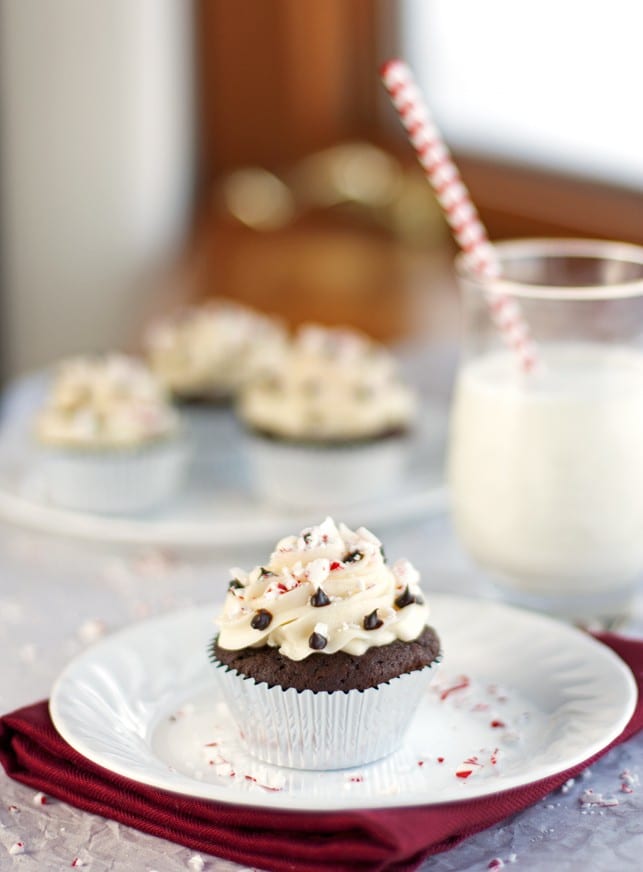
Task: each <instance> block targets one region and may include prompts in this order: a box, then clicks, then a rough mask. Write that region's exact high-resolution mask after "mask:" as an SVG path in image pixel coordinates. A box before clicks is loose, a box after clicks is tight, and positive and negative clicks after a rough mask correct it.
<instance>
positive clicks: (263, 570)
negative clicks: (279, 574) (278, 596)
mask: <svg viewBox="0 0 643 872" xmlns="http://www.w3.org/2000/svg"><path fill="white" fill-rule="evenodd" d="M274 574H275V573H274V572H271V571H270V570H269V569H266V567H265V566H262V567H261V570H260V572H259V578H265V577H266V576H267V575H274Z"/></svg>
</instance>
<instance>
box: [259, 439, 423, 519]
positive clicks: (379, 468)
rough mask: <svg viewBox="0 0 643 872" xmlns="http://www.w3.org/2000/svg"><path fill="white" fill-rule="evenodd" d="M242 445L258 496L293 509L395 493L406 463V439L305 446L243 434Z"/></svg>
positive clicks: (407, 452)
mask: <svg viewBox="0 0 643 872" xmlns="http://www.w3.org/2000/svg"><path fill="white" fill-rule="evenodd" d="M244 446H245V451H246V456H247V459H248V464H249V466H250V469H251V472H252V475H251V480H252V482H253V486H254V488H255V490H256V491H257V493H258V495H259V496H260V497H262V498H264V499H267V500H270V501H271V502H279V503H281V504H283V505H285V506H292V507H297V508H319V507H320V506H329V505H332V506H345V505H351V504H353V503H356V502H364V501H366V500H369V499H377V498H380V497H382V496H386V495H387V494H388V493H390V492H392V491H394V490H395V487H396V486H397V485H398V484H399V482H400V480H401V479H402V478H403V476H404V471H405V469H406V466H407V462H408V455H409V439H408V437H406V436H392V437H387V438H383V439H381V440H377V439H374V440H373V441H372V442H366V443H363V444H360V443H355V444H354V445H332V444H329V445H327V446H320V445H305V444H303V443H300V444H296V443H291V442H280V441H278V440H271V439H268V438H266V437H263V436H260V435H255V434H249V433H246V434H245V436H244Z"/></svg>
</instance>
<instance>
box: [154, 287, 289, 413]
mask: <svg viewBox="0 0 643 872" xmlns="http://www.w3.org/2000/svg"><path fill="white" fill-rule="evenodd" d="M284 343H285V331H284V329H283V327H282V326H281V324H280V323H279V322H278V321H277V320H276V319H275V318H272V317H269V316H267V315H261V314H259V313H258V312H255V311H254V310H252V309H249V308H247V307H246V306H242V305H240V304H238V303H234V302H231V301H228V300H222V299H219V300H212V301H209V302H207V303H204V304H203V305H201V306H192V307H189V308H186V309H183V310H182V311H180V312H178V313H176V314H174V315H173V316H170V317H167V318H164V319H161V320H159V321H157V322H156V323H154V324H153V325H152V326H151V327H150V328H149V329H148V331H147V332H146V334H145V336H144V345H145V349H146V353H147V356H148V358H149V361H150V365H151V367H152V369H153V370H154V372H155V373H156V375H157V376H158V378H159V379H160V380H161V382H162V383H163V384H164V385H165V386H166V387H167V388H168V390H170V391H171V392H172V393H174V394H176V395H177V396H186V397H189V396H212V397H215V398H216V397H228V396H231V395H233V394H235V393H236V392H237V391H238V390H239V388H240V387H241V386H242V385H244V384H246V383H247V382H248V381H250V380H252V379H253V378H255V377H257V376H259V375H261V374H263V373H266V372H269V371H271V369H272V366H273V365H274V362H275V360H277V359H278V358H279V356H280V354H281V352H282V348H283V345H284Z"/></svg>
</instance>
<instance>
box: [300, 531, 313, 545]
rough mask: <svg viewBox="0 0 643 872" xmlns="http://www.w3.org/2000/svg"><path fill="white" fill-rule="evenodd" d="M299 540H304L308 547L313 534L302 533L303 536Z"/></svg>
mask: <svg viewBox="0 0 643 872" xmlns="http://www.w3.org/2000/svg"><path fill="white" fill-rule="evenodd" d="M301 538H302V539H303V540H304V542H305V543H306V545H310V543H311V542H312V539H313V534H312V533H304V535H303V536H302V537H301Z"/></svg>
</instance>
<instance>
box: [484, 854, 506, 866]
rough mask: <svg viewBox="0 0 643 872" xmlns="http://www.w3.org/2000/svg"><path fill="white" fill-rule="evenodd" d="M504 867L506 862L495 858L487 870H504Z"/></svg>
mask: <svg viewBox="0 0 643 872" xmlns="http://www.w3.org/2000/svg"><path fill="white" fill-rule="evenodd" d="M504 865H505V862H504V860H501V859H500V857H494V858H493V860H489V862H488V863H487V869H502V868H503V866H504Z"/></svg>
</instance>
